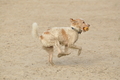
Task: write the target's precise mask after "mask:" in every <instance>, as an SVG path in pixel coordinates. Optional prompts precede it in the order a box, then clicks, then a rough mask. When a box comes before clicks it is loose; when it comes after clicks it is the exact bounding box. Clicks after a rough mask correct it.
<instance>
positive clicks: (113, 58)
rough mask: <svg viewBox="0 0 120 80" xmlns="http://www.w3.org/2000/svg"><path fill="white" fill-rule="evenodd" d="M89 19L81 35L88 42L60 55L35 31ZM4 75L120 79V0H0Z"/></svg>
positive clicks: (0, 73)
mask: <svg viewBox="0 0 120 80" xmlns="http://www.w3.org/2000/svg"><path fill="white" fill-rule="evenodd" d="M70 18H73V19H77V18H83V19H84V20H85V21H86V23H89V24H90V25H91V26H90V30H89V31H88V32H83V33H82V34H80V35H79V39H78V41H77V42H76V45H79V46H81V47H82V52H81V55H80V56H77V51H76V50H72V49H71V50H70V52H71V54H70V55H68V56H65V57H61V58H58V57H57V55H58V53H57V51H56V50H55V51H54V63H55V66H51V65H50V64H49V62H48V56H49V55H48V53H47V52H46V51H44V50H43V49H42V44H41V43H40V41H39V40H38V39H35V38H33V37H32V35H31V30H32V23H33V22H37V23H38V25H39V34H41V33H42V32H43V31H45V30H46V29H48V28H50V27H69V26H70V20H69V19H70ZM0 80H120V0H0Z"/></svg>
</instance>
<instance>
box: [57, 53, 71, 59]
mask: <svg viewBox="0 0 120 80" xmlns="http://www.w3.org/2000/svg"><path fill="white" fill-rule="evenodd" d="M69 54H71V53H66V54H65V53H59V54H58V58H60V57H62V56H66V55H69Z"/></svg>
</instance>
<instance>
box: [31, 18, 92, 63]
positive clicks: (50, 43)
mask: <svg viewBox="0 0 120 80" xmlns="http://www.w3.org/2000/svg"><path fill="white" fill-rule="evenodd" d="M70 22H71V26H70V27H53V28H50V29H47V30H46V31H44V32H43V33H42V34H41V35H40V36H39V35H38V31H37V29H38V25H37V23H33V25H32V35H33V36H34V37H38V38H39V39H40V41H41V42H42V44H43V49H44V50H46V51H47V52H48V53H49V63H50V64H51V65H54V63H53V50H54V47H55V48H57V50H58V53H59V54H58V58H60V57H62V56H66V55H69V54H70V53H68V48H73V49H78V55H80V53H81V50H82V48H81V47H78V46H76V45H75V42H76V41H77V40H78V37H79V34H81V33H82V32H86V31H88V30H89V27H90V25H89V24H87V23H85V21H84V20H83V19H72V18H70ZM61 45H63V46H64V47H65V48H64V51H62V50H61Z"/></svg>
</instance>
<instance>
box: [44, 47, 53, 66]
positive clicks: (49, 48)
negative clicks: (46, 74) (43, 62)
mask: <svg viewBox="0 0 120 80" xmlns="http://www.w3.org/2000/svg"><path fill="white" fill-rule="evenodd" d="M43 49H44V50H46V51H47V52H48V53H49V62H50V64H51V65H52V66H53V65H54V63H53V46H51V47H43Z"/></svg>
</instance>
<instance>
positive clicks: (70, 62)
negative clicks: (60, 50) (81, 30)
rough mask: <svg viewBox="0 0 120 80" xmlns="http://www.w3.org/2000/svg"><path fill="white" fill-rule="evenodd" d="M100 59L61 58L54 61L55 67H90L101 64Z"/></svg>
mask: <svg viewBox="0 0 120 80" xmlns="http://www.w3.org/2000/svg"><path fill="white" fill-rule="evenodd" d="M102 61H103V59H102V58H100V57H99V58H91V57H88V58H86V57H80V56H79V57H72V58H71V57H66V58H65V57H61V58H59V59H57V60H55V61H54V63H55V65H57V66H66V65H67V66H79V65H81V66H90V65H91V66H92V65H97V64H98V63H100V62H102Z"/></svg>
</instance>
